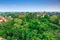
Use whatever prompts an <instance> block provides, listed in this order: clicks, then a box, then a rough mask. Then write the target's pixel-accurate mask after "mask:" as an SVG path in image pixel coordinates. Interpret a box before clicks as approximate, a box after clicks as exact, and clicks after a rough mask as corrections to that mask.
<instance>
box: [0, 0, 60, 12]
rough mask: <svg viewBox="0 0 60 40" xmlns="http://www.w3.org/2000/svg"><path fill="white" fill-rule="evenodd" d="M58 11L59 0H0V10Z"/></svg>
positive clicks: (59, 6) (59, 7)
mask: <svg viewBox="0 0 60 40" xmlns="http://www.w3.org/2000/svg"><path fill="white" fill-rule="evenodd" d="M40 11H58V12H60V0H0V12H40Z"/></svg>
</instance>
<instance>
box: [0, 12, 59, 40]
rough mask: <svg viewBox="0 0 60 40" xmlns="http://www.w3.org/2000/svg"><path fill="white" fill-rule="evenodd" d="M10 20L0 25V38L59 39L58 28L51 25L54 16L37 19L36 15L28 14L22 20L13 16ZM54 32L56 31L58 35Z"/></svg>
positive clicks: (11, 39)
mask: <svg viewBox="0 0 60 40" xmlns="http://www.w3.org/2000/svg"><path fill="white" fill-rule="evenodd" d="M5 15H6V14H5ZM8 15H10V14H8ZM8 15H7V16H8ZM11 16H12V15H11ZM12 18H13V19H12V20H9V21H8V22H5V23H4V22H2V23H0V36H2V37H4V38H6V39H7V40H59V38H60V37H59V35H60V34H59V35H58V33H60V32H59V31H60V26H59V25H57V24H54V23H52V22H54V21H55V20H56V19H57V17H56V16H51V17H49V16H48V15H45V16H44V17H40V16H39V17H37V14H34V13H29V14H25V17H23V18H18V17H17V15H16V14H14V16H12ZM50 21H52V22H50ZM59 24H60V21H59ZM55 30H58V33H57V32H56V31H55ZM55 32H56V33H55ZM58 37H59V38H58Z"/></svg>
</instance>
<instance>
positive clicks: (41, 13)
mask: <svg viewBox="0 0 60 40" xmlns="http://www.w3.org/2000/svg"><path fill="white" fill-rule="evenodd" d="M45 15H46V13H45V12H40V14H37V17H39V16H40V17H44V16H45Z"/></svg>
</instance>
